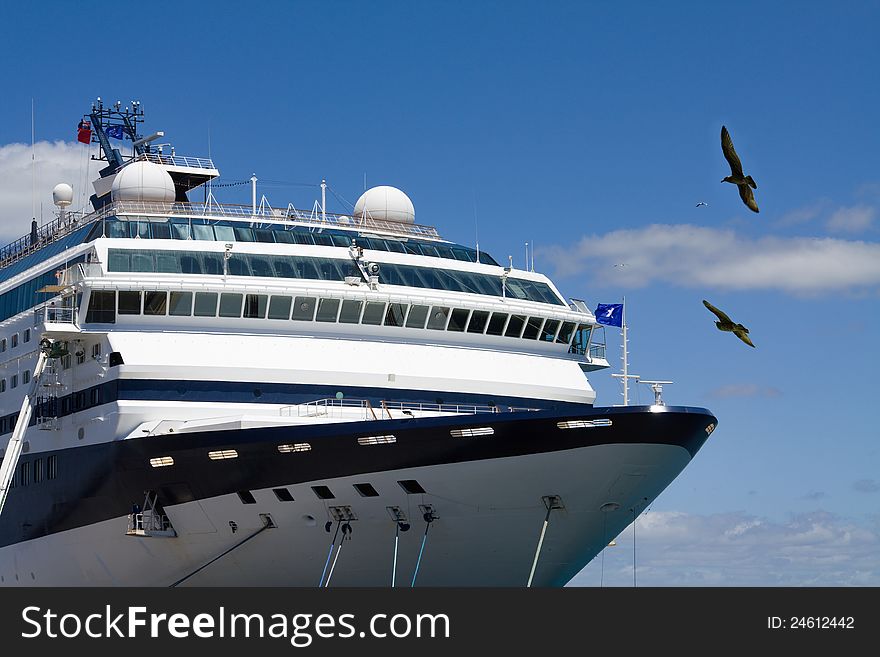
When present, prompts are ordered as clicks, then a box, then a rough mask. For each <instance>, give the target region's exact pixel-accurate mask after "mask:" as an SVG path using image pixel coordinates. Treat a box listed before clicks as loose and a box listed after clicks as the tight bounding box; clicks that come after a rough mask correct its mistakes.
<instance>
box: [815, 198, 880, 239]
mask: <svg viewBox="0 0 880 657" xmlns="http://www.w3.org/2000/svg"><path fill="white" fill-rule="evenodd" d="M876 214H877V211H876V210H875V209H874V208H872V207H870V206H868V205H855V206H853V207H849V208H840V209H838V210H837V211H836V212H835V213H834V214H832V215H831V218H830V219H829V220H828V224H827V227H828V230H830V231H833V232H836V233H861V232H863V231H866V230H868V229H869V228H870V227H871V224H872V223H873V221H874V216H875V215H876Z"/></svg>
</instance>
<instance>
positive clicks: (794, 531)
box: [570, 511, 880, 586]
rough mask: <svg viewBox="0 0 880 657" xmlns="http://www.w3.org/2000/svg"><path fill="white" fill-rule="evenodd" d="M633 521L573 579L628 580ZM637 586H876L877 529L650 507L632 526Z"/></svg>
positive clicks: (817, 519) (812, 516)
mask: <svg viewBox="0 0 880 657" xmlns="http://www.w3.org/2000/svg"><path fill="white" fill-rule="evenodd" d="M632 556H633V553H632V528H631V527H630V528H628V529H626V530H624V532H623V533H622V534H621V535H620V536H618V537H617V546H615V547H612V548H606V549H605V564H604V572H603V568H602V555H599V556H597V557H596V558H595V559H593V561H592V562H591V563H590V564H589V565H588V566H587V567H586V568H584V570H583V571H581V572H580V573H579V574H578V575H577V576H575V578H574V579H573V580H572V582H571V584H570V585H572V586H598V585H599V583H600V581H601V582H602V584H603V585H605V586H632V581H633V580H632ZM636 581H637V583H638V585H639V586H877V585H880V530H878V528H877V527H873V528H872V527H867V526H862V525H859V524H857V523H855V522H854V521H852V520H849V519H846V518H841V517H839V516H835V515H833V514H830V513H827V512H824V511H817V512H813V513H807V514H803V515H798V516H794V517H792V518H791V519H789V520H787V521H784V522H775V521H771V520H768V519H766V518H758V517H754V516H749V515H746V514H743V513H726V514H714V515H707V516H701V515H694V514H687V513H681V512H668V511H667V512H663V511H650V512H648V513H646V514H644V515H642V516H641V517H640V518H639V520H638V525H637V529H636Z"/></svg>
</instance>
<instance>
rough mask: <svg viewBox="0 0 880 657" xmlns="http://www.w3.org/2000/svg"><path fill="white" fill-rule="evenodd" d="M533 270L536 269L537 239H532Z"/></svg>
mask: <svg viewBox="0 0 880 657" xmlns="http://www.w3.org/2000/svg"><path fill="white" fill-rule="evenodd" d="M531 270H532V271H535V240H532V267H531Z"/></svg>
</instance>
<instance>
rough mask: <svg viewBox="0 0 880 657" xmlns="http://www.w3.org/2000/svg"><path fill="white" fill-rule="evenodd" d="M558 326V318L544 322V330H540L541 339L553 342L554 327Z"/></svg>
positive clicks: (554, 335)
mask: <svg viewBox="0 0 880 657" xmlns="http://www.w3.org/2000/svg"><path fill="white" fill-rule="evenodd" d="M558 328H559V320H558V319H548V320H547V321H546V322H545V323H544V330H542V331H541V339H542V340H544V341H545V342H553V338H555V337H556V329H558Z"/></svg>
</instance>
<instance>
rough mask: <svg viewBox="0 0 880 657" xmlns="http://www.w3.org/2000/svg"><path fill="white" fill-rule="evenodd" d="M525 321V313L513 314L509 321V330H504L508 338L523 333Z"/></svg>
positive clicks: (516, 336)
mask: <svg viewBox="0 0 880 657" xmlns="http://www.w3.org/2000/svg"><path fill="white" fill-rule="evenodd" d="M525 323H526V318H525V315H511V316H510V321H508V322H507V330H506V331H504V335H505V336H506V337H508V338H518V337H519V336H520V335H521V334H522V330H523V326H525Z"/></svg>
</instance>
